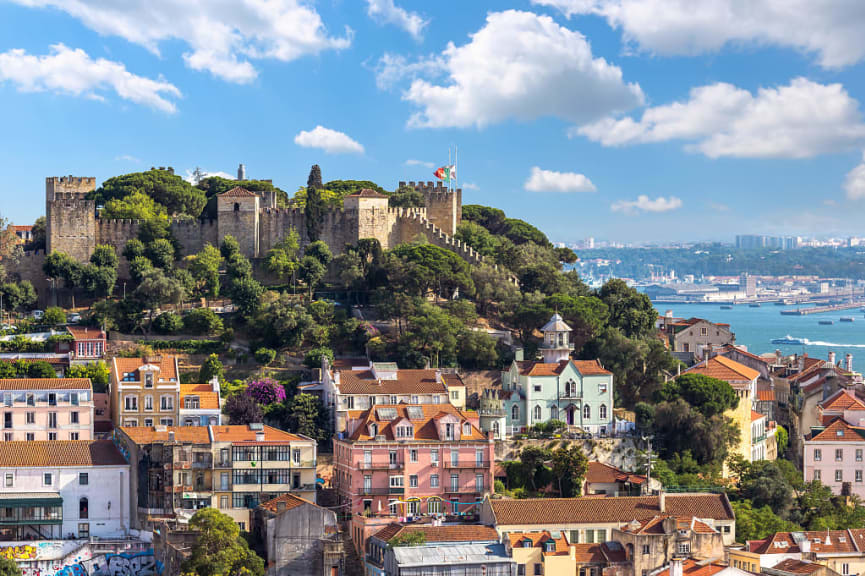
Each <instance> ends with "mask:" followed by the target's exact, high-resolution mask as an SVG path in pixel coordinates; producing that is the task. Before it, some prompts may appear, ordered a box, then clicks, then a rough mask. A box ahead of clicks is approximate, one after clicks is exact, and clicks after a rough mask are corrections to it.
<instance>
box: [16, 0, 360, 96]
mask: <svg viewBox="0 0 865 576" xmlns="http://www.w3.org/2000/svg"><path fill="white" fill-rule="evenodd" d="M12 1H13V2H16V3H18V4H22V5H24V6H30V7H36V8H56V9H58V10H62V11H63V12H66V13H68V14H69V15H71V16H73V17H74V18H77V19H78V20H80V21H81V22H82V23H83V24H84V25H85V26H87V27H88V28H91V29H92V30H95V31H96V32H98V33H99V34H103V35H110V36H120V37H122V38H125V39H126V40H128V41H129V42H133V43H135V44H139V45H141V46H144V47H145V48H147V49H148V50H150V51H151V52H153V53H155V54H158V53H159V45H160V44H161V43H164V42H167V41H171V40H176V41H179V42H182V43H184V44H186V46H187V47H188V48H189V51H188V52H186V53H185V54H184V55H183V58H184V60H185V61H186V64H187V66H189V67H190V68H192V69H195V70H206V71H208V72H210V73H212V74H213V75H214V76H217V77H218V78H221V79H223V80H227V81H230V82H250V81H252V80H253V79H254V78H255V77H256V75H257V72H256V70H255V67H254V66H253V65H252V62H251V61H252V60H263V59H273V60H279V61H282V62H288V61H290V60H295V59H297V58H300V57H301V56H304V55H307V54H318V53H319V52H321V51H323V50H331V49H341V48H345V47H347V46H349V45H350V43H351V38H352V32H351V30H350V29H348V28H347V29H346V33H345V36H344V37H341V38H339V37H332V36H329V35H328V33H327V30H326V29H325V27H324V24H323V22H322V20H321V17H320V16H319V14H318V13H317V12H316V11H315V10H314V9H313V8H311V7H309V6H308V5H307V3H306V2H301V0H214V1H194V0H124V1H123V2H118V1H115V0H12Z"/></svg>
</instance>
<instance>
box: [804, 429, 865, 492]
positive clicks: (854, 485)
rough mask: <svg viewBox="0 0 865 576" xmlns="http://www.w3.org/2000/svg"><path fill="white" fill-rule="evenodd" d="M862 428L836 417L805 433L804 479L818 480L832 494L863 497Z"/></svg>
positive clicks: (864, 439) (864, 436)
mask: <svg viewBox="0 0 865 576" xmlns="http://www.w3.org/2000/svg"><path fill="white" fill-rule="evenodd" d="M863 453H865V427H862V426H853V425H852V424H849V423H848V422H846V421H845V420H843V419H842V418H836V419H835V420H833V421H832V422H830V423H829V425H828V426H826V427H822V426H817V427H814V428H812V429H811V432H810V433H809V434H807V435H806V436H805V442H804V458H803V468H804V471H803V472H804V478H805V481H806V482H811V481H812V480H819V481H820V482H822V483H823V485H824V486H828V487H829V488H831V489H832V492H834V493H835V494H855V495H857V496H859V497H860V498H865V458H863Z"/></svg>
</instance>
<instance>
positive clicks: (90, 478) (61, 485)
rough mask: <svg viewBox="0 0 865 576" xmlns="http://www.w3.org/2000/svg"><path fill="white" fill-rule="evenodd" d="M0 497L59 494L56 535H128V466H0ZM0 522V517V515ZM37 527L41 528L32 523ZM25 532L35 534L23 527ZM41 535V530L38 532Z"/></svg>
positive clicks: (112, 536)
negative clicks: (60, 517) (60, 511)
mask: <svg viewBox="0 0 865 576" xmlns="http://www.w3.org/2000/svg"><path fill="white" fill-rule="evenodd" d="M0 478H2V488H0V490H2V499H3V500H6V501H10V500H13V499H15V498H16V497H20V498H21V499H22V500H25V499H27V498H33V497H50V496H56V495H57V494H59V495H60V498H62V499H63V507H62V508H63V523H62V524H61V525H60V533H59V534H58V533H57V532H56V530H57V528H56V527H54V528H53V529H54V530H55V535H56V536H59V537H60V538H68V537H70V536H74V537H75V538H86V537H88V536H96V537H98V538H119V537H123V536H127V535H128V534H129V513H128V510H129V465H128V464H126V465H112V466H45V467H28V468H21V467H0ZM0 524H2V517H0ZM36 525H37V526H38V527H39V528H40V529H43V530H44V528H43V527H42V526H41V525H38V524H36ZM24 528H25V530H28V531H27V532H25V535H31V536H34V537H35V536H37V532H36V531H35V530H33V528H32V527H29V526H25V527H24ZM41 535H42V536H43V537H44V536H45V533H44V532H42V534H41Z"/></svg>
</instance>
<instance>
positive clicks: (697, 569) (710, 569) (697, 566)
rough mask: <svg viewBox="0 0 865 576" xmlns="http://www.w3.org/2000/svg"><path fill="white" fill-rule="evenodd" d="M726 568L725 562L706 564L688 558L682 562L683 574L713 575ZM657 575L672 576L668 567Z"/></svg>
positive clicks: (692, 575)
mask: <svg viewBox="0 0 865 576" xmlns="http://www.w3.org/2000/svg"><path fill="white" fill-rule="evenodd" d="M726 568H727V566H726V565H725V564H719V563H717V562H711V563H709V564H704V563H702V562H695V561H693V560H691V559H687V560H684V561H683V562H682V576H712V575H713V574H717V573H718V572H720V571H722V570H725V569H726ZM655 576H670V569H669V568H666V569H665V570H662V571H660V572H657V573H655Z"/></svg>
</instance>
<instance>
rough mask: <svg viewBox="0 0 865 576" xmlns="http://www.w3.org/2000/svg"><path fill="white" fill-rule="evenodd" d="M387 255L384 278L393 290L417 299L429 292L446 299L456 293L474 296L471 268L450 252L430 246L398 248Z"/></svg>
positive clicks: (400, 246)
mask: <svg viewBox="0 0 865 576" xmlns="http://www.w3.org/2000/svg"><path fill="white" fill-rule="evenodd" d="M391 255H392V256H393V258H391V260H390V262H389V264H390V270H389V272H388V278H389V279H391V281H392V282H394V281H395V283H396V284H397V287H401V288H403V289H405V290H406V291H408V292H411V293H414V294H417V295H418V296H424V295H426V294H427V293H428V292H433V293H434V294H436V295H437V296H444V297H446V298H450V297H452V296H453V293H454V291H455V290H457V289H459V291H460V293H461V294H462V295H464V296H471V295H472V294H474V290H475V287H474V282H472V277H471V268H470V267H469V265H468V263H467V262H466V261H465V260H463V259H462V258H460V257H459V256H458V255H457V254H455V253H454V252H452V251H450V250H446V249H444V248H440V247H438V246H435V245H434V244H420V243H412V244H400V245H399V246H397V247H396V248H394V249H393V250H391Z"/></svg>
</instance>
